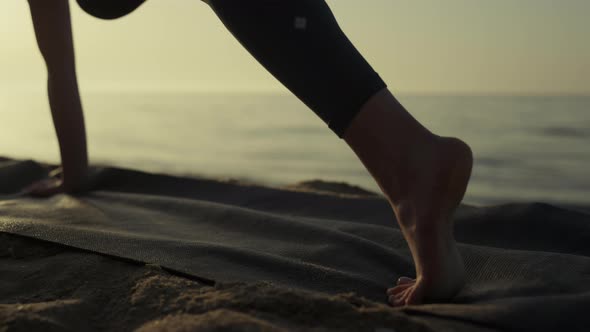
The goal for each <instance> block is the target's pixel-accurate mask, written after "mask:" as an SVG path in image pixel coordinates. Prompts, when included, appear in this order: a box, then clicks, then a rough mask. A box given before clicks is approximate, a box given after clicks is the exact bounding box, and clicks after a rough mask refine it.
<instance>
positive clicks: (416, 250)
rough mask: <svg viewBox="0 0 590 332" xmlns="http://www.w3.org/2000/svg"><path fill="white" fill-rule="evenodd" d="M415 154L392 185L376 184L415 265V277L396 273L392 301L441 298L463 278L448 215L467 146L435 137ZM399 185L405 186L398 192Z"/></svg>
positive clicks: (465, 167)
mask: <svg viewBox="0 0 590 332" xmlns="http://www.w3.org/2000/svg"><path fill="white" fill-rule="evenodd" d="M413 154H414V156H412V158H410V160H408V164H407V167H405V169H406V171H405V172H404V174H403V175H401V176H398V179H397V180H396V181H392V183H391V185H390V186H386V185H383V183H380V185H381V188H382V189H383V191H384V193H385V194H386V195H387V197H388V198H389V200H390V203H391V206H392V207H393V210H394V212H395V215H396V217H397V219H398V222H399V224H400V228H401V230H402V233H403V235H404V237H405V239H406V241H407V242H408V246H409V247H410V250H411V252H412V257H413V259H414V263H415V266H416V279H410V278H405V279H404V278H400V280H398V285H397V286H395V287H393V288H390V289H388V290H387V295H388V299H389V303H390V304H391V305H393V306H402V305H409V304H421V303H429V302H439V301H445V300H448V299H450V298H452V297H453V296H454V295H455V294H456V293H457V292H458V291H459V290H460V289H461V288H462V287H463V285H464V283H465V267H464V265H463V260H462V258H461V256H460V254H459V251H458V250H457V246H456V242H455V239H454V236H453V220H452V215H453V213H454V211H455V208H456V207H457V206H458V205H459V203H460V202H461V200H462V199H463V195H464V194H465V190H466V188H467V183H468V182H469V177H470V175H471V168H472V165H473V157H472V153H471V149H470V148H469V146H468V145H467V144H465V143H464V142H462V141H461V140H459V139H456V138H448V137H438V136H436V138H435V139H433V140H432V141H431V142H429V143H428V144H425V146H424V147H423V148H422V149H417V150H416V152H414V153H413ZM388 187H389V188H388ZM399 188H405V189H403V190H402V193H401V194H400V189H399ZM390 189H391V190H392V191H391V190H390ZM394 191H395V193H394ZM390 193H391V195H390Z"/></svg>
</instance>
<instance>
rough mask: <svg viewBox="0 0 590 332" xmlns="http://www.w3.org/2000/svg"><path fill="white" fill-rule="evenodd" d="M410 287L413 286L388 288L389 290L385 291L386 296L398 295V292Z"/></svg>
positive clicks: (405, 285)
mask: <svg viewBox="0 0 590 332" xmlns="http://www.w3.org/2000/svg"><path fill="white" fill-rule="evenodd" d="M412 285H413V284H404V285H399V286H395V287H392V288H389V289H388V290H387V294H388V295H395V294H398V293H400V292H402V291H404V290H405V289H407V288H408V287H410V286H412Z"/></svg>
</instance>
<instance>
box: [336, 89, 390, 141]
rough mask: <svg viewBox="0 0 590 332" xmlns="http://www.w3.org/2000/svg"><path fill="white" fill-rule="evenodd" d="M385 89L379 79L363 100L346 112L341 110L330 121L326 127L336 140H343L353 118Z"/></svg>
mask: <svg viewBox="0 0 590 332" xmlns="http://www.w3.org/2000/svg"><path fill="white" fill-rule="evenodd" d="M385 88H387V84H386V83H385V82H384V81H383V80H382V79H380V82H378V84H376V85H375V86H374V87H373V89H371V90H369V91H368V92H367V94H366V95H365V96H364V98H362V99H361V103H360V104H358V105H355V106H354V107H351V108H349V109H347V110H346V111H344V110H343V111H342V112H341V113H339V115H340V116H339V117H337V118H335V119H333V120H332V121H330V123H329V124H328V127H329V128H330V129H332V131H333V132H334V133H335V134H336V135H337V136H338V138H340V139H344V134H345V133H346V130H347V129H348V127H350V124H351V123H352V121H353V120H354V118H355V117H356V116H357V115H358V113H360V111H361V110H362V109H363V107H364V106H365V104H366V103H367V102H368V101H369V99H371V98H372V97H373V96H374V95H376V94H377V93H378V92H379V91H381V90H383V89H385Z"/></svg>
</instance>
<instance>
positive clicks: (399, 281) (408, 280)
mask: <svg viewBox="0 0 590 332" xmlns="http://www.w3.org/2000/svg"><path fill="white" fill-rule="evenodd" d="M414 282H416V279H412V278H408V277H399V279H397V284H398V285H405V284H411V283H414Z"/></svg>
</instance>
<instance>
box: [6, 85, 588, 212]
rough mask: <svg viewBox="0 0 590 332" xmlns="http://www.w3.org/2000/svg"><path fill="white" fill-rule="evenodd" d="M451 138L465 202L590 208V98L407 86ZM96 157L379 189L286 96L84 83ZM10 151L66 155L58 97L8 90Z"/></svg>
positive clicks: (414, 101) (247, 177)
mask: <svg viewBox="0 0 590 332" xmlns="http://www.w3.org/2000/svg"><path fill="white" fill-rule="evenodd" d="M397 97H398V99H399V100H400V101H401V102H402V104H403V105H405V106H406V108H407V109H408V110H410V112H411V113H412V114H413V115H414V117H416V118H417V119H418V120H419V121H420V122H422V123H423V124H424V125H426V126H427V127H428V128H430V129H431V130H432V131H433V132H435V133H437V134H439V135H449V136H456V137H459V138H461V139H463V140H465V141H466V142H467V143H469V144H470V145H471V147H472V149H473V151H474V155H475V165H474V169H473V175H472V179H471V182H470V185H469V188H468V190H467V194H466V196H465V200H464V202H466V203H469V204H474V205H493V204H502V203H510V202H546V203H566V204H575V205H584V206H590V97H585V96H448V95H445V96H440V95H403V94H402V95H398V96H397ZM82 98H83V105H84V111H85V118H86V126H87V135H88V146H89V155H90V162H91V163H92V164H96V165H98V164H101V165H104V164H108V165H114V166H120V167H127V168H134V169H140V170H144V171H148V172H157V173H167V174H174V175H182V176H186V175H193V176H201V177H202V176H205V177H215V178H223V179H229V178H231V179H237V180H242V181H247V182H254V183H260V184H263V185H267V186H277V187H278V186H286V185H290V184H295V183H297V182H301V181H306V180H313V179H322V180H326V181H335V182H346V183H349V184H351V185H356V186H360V187H363V188H365V189H367V190H372V191H376V192H379V188H378V186H377V185H376V183H375V182H374V180H373V179H372V178H371V176H370V175H369V174H368V172H367V171H366V170H365V169H364V168H363V166H362V164H361V163H360V161H359V160H358V159H357V158H356V156H355V155H354V153H353V152H352V151H351V150H350V149H349V148H348V147H347V145H346V144H345V142H344V141H342V140H340V139H339V138H338V137H336V136H335V135H334V134H333V133H332V132H331V131H330V130H329V129H328V127H327V126H326V125H325V124H324V123H323V122H322V121H321V120H320V119H319V118H318V117H317V116H316V115H315V114H314V113H313V112H312V111H310V110H309V109H308V108H307V107H306V106H305V105H304V104H303V103H302V102H301V101H299V100H298V99H297V98H296V97H294V96H292V95H289V94H285V93H241V92H240V93H237V92H232V93H220V92H216V93H205V92H186V91H185V92H158V91H131V92H129V91H127V92H120V91H119V92H107V91H102V92H99V91H96V92H83V93H82ZM0 155H1V156H6V157H11V158H15V159H34V160H39V161H44V162H53V163H56V162H59V150H58V145H57V140H56V138H55V132H54V129H53V125H52V122H51V114H50V111H49V106H48V104H47V97H46V96H45V95H43V94H39V93H37V94H35V93H23V92H19V93H4V94H3V95H0Z"/></svg>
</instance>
